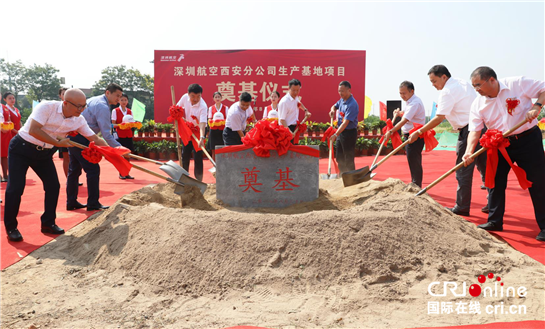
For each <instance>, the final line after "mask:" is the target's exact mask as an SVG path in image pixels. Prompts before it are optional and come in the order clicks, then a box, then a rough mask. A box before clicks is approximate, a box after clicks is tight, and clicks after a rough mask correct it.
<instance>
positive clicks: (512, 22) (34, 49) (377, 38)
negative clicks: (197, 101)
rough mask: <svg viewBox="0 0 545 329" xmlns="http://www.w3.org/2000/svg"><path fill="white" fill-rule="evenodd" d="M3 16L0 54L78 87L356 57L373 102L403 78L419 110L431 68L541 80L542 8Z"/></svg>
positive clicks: (166, 10)
mask: <svg viewBox="0 0 545 329" xmlns="http://www.w3.org/2000/svg"><path fill="white" fill-rule="evenodd" d="M74 3H77V4H78V5H74ZM81 3H85V5H81ZM6 9H8V8H7V7H3V10H2V11H4V10H6ZM30 9H31V10H30ZM8 10H9V13H11V14H5V13H4V14H3V15H2V18H1V19H0V20H1V22H2V26H3V31H4V32H8V34H7V35H9V34H11V36H12V37H11V38H9V37H6V33H5V34H4V38H3V41H2V43H1V44H0V57H2V58H7V59H8V60H9V61H15V60H19V59H20V60H22V61H23V63H24V64H25V65H31V64H34V63H36V64H44V63H49V64H52V65H53V66H55V67H57V68H58V69H59V70H60V72H59V76H62V77H65V78H66V83H67V85H68V86H71V85H73V86H74V87H81V88H88V87H91V86H92V85H93V83H94V82H95V81H97V80H98V79H99V78H100V71H101V70H102V69H104V68H105V67H107V66H114V65H121V64H123V65H126V66H128V67H131V66H132V67H134V68H137V69H139V70H140V71H142V72H143V73H147V74H151V75H153V64H151V63H149V61H151V60H152V59H153V51H154V50H155V49H162V50H167V49H172V50H191V49H347V50H366V51H367V63H366V64H367V73H366V94H367V95H368V96H369V97H370V98H371V99H372V100H373V102H374V103H378V101H379V100H380V101H386V100H392V99H396V100H399V99H400V98H399V94H398V86H399V83H400V82H401V81H403V80H410V81H412V82H413V83H414V84H415V89H416V94H417V95H418V96H419V97H421V98H422V100H423V101H424V104H425V106H426V110H427V111H430V110H431V105H432V102H433V101H436V100H437V97H438V91H436V90H435V89H434V88H433V87H432V86H431V84H430V82H429V80H428V77H427V71H428V69H429V68H430V67H431V66H433V65H434V64H444V65H446V66H447V67H448V68H449V70H450V71H451V73H452V75H453V76H454V77H459V78H463V79H468V77H469V75H470V73H471V71H472V70H473V69H474V68H476V67H478V66H481V65H486V66H491V67H492V68H494V69H495V70H496V72H497V74H498V76H499V77H507V76H517V75H526V76H528V77H532V78H535V79H540V80H543V79H544V69H545V67H544V65H545V57H544V55H545V53H544V51H545V48H544V40H545V36H544V22H545V20H544V19H543V17H544V15H545V5H544V2H524V3H521V2H478V3H475V2H315V1H307V2H269V1H252V2H233V1H222V2H213V1H159V0H158V1H154V2H150V1H148V2H146V3H144V4H140V3H139V2H136V1H131V2H129V1H102V0H98V1H92V2H90V1H89V2H68V1H55V2H53V1H49V0H47V1H25V0H19V1H11V2H10V3H9V9H8ZM332 88H334V89H336V88H337V87H336V86H333V87H332ZM377 111H378V108H377Z"/></svg>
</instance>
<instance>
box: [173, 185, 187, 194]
mask: <svg viewBox="0 0 545 329" xmlns="http://www.w3.org/2000/svg"><path fill="white" fill-rule="evenodd" d="M184 192H185V188H184V187H183V186H181V185H178V184H176V187H175V188H174V193H175V194H178V195H183V194H184Z"/></svg>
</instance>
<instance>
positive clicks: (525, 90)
mask: <svg viewBox="0 0 545 329" xmlns="http://www.w3.org/2000/svg"><path fill="white" fill-rule="evenodd" d="M498 83H499V84H500V91H499V93H498V95H497V96H496V97H494V98H490V97H487V96H481V95H479V96H478V97H477V98H476V99H475V101H473V104H472V106H471V113H470V120H469V130H470V131H480V130H482V129H483V127H484V125H486V127H487V128H488V129H498V130H500V131H501V132H504V133H505V132H506V131H507V130H509V129H511V128H512V127H514V126H515V125H516V124H517V123H519V122H521V121H523V120H524V119H525V118H526V113H528V111H530V109H531V108H532V105H533V103H532V98H537V97H538V95H539V94H541V93H542V92H545V82H544V81H538V80H533V79H528V78H525V77H512V78H504V79H499V80H498ZM508 98H511V99H515V98H516V99H518V100H519V101H520V103H519V104H518V106H517V107H515V109H514V110H513V112H512V115H511V114H509V113H508V112H507V102H506V101H507V99H508ZM536 124H537V120H536V119H534V120H532V121H531V122H529V123H528V122H527V123H525V124H524V125H522V126H521V127H520V128H519V129H517V130H515V131H514V132H513V134H514V135H516V134H520V133H522V132H524V131H526V130H528V129H530V128H532V127H534V126H535V125H536Z"/></svg>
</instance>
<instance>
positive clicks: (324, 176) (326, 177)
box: [320, 174, 339, 180]
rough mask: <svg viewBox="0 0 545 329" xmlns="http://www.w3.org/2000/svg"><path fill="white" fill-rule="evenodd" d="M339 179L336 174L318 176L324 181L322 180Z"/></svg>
mask: <svg viewBox="0 0 545 329" xmlns="http://www.w3.org/2000/svg"><path fill="white" fill-rule="evenodd" d="M337 178H339V176H338V175H337V174H331V175H329V174H321V175H320V179H324V180H327V179H337Z"/></svg>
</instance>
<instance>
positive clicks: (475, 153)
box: [415, 120, 527, 196]
mask: <svg viewBox="0 0 545 329" xmlns="http://www.w3.org/2000/svg"><path fill="white" fill-rule="evenodd" d="M526 122H527V121H526V120H523V121H521V122H519V123H517V125H516V126H514V127H513V128H511V129H509V130H507V131H506V132H504V133H503V137H504V138H505V137H507V136H509V135H511V134H512V133H513V132H514V131H515V130H517V129H519V128H520V127H521V126H522V125H524V124H525V123H526ZM486 150H488V149H487V148H484V147H483V148H481V149H480V150H478V151H477V152H474V153H473V154H472V155H471V156H470V157H469V158H470V159H475V158H476V157H478V156H479V155H481V153H483V152H484V151H486ZM463 166H464V162H463V161H462V162H460V163H459V164H457V165H456V166H455V167H454V168H452V169H451V170H449V171H447V172H446V173H445V174H443V176H441V177H439V178H437V179H436V180H434V181H433V182H432V183H431V184H430V185H428V186H426V187H425V188H423V189H421V190H420V191H419V192H418V193H416V195H415V196H419V195H422V194H424V193H426V192H427V191H428V190H430V189H431V188H432V187H434V186H435V185H437V184H439V183H440V182H441V181H442V180H443V179H445V178H447V177H448V176H449V175H450V174H452V173H453V172H455V171H457V170H458V169H460V168H462V167H463Z"/></svg>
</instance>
